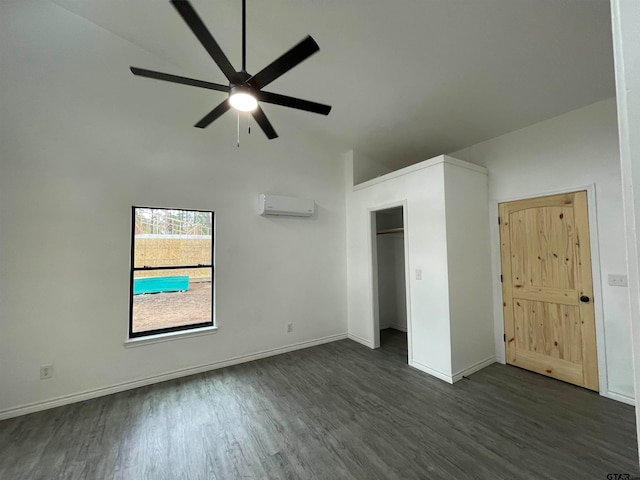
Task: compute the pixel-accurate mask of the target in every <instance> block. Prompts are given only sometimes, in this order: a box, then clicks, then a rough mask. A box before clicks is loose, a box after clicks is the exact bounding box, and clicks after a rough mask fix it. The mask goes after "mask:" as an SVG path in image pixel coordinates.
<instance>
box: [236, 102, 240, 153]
mask: <svg viewBox="0 0 640 480" xmlns="http://www.w3.org/2000/svg"><path fill="white" fill-rule="evenodd" d="M237 133H238V148H240V111H238V130H237Z"/></svg>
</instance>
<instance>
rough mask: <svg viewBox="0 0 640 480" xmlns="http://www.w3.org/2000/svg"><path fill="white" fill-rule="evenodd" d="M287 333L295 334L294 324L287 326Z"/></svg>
mask: <svg viewBox="0 0 640 480" xmlns="http://www.w3.org/2000/svg"><path fill="white" fill-rule="evenodd" d="M287 332H293V323H289V324H287Z"/></svg>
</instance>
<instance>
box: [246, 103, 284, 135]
mask: <svg viewBox="0 0 640 480" xmlns="http://www.w3.org/2000/svg"><path fill="white" fill-rule="evenodd" d="M251 115H253V118H254V119H255V120H256V122H257V123H258V125H260V128H261V129H262V131H263V132H264V134H265V135H266V136H267V138H268V139H269V140H272V139H274V138H278V134H277V133H276V131H275V130H274V129H273V126H272V125H271V122H270V121H269V119H268V118H267V116H266V115H265V114H264V112H263V111H262V109H261V108H260V107H258V108H256V109H255V110H254V111H252V112H251Z"/></svg>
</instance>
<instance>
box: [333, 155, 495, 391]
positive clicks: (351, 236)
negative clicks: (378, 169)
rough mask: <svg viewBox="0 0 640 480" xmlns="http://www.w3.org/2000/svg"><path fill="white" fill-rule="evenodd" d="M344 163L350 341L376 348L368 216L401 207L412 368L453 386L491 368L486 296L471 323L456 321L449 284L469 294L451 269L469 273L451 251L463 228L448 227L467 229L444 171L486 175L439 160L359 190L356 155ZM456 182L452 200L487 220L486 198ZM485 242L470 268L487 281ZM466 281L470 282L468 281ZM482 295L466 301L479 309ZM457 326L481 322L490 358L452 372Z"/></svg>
mask: <svg viewBox="0 0 640 480" xmlns="http://www.w3.org/2000/svg"><path fill="white" fill-rule="evenodd" d="M345 160H346V161H345V166H346V177H347V179H346V189H347V198H346V203H347V265H348V272H349V274H348V281H347V284H348V318H349V337H350V338H352V339H354V340H356V341H358V342H360V343H363V344H364V345H367V346H369V347H371V348H373V347H374V346H375V344H376V341H375V338H376V333H377V332H376V330H375V322H374V318H375V317H374V305H375V298H374V295H373V278H372V270H373V268H372V265H373V263H374V262H373V261H372V259H373V257H372V238H371V237H372V235H373V234H375V232H373V231H372V225H371V212H372V211H376V210H382V209H386V208H389V207H391V206H396V205H398V204H404V205H406V208H405V235H404V238H405V255H406V258H407V264H408V269H407V275H406V281H407V283H406V285H407V287H406V288H407V292H408V299H409V303H408V310H407V323H408V328H409V364H410V365H412V366H414V367H416V368H419V369H421V370H423V371H425V372H428V373H430V374H432V375H434V376H437V377H438V378H441V379H443V380H446V381H449V382H452V381H454V380H455V379H454V378H453V376H454V373H470V371H469V368H470V367H474V366H477V365H480V363H482V362H481V360H486V361H488V362H489V363H490V362H492V361H493V358H494V357H493V344H492V342H491V338H490V335H491V333H492V318H491V308H490V300H489V298H487V299H486V300H481V299H479V300H478V302H477V304H476V306H475V309H474V310H475V317H474V318H473V319H461V318H459V317H452V311H451V310H450V290H449V289H450V287H451V286H453V287H454V288H458V287H461V288H466V287H467V286H468V283H467V282H466V281H464V280H462V279H460V278H459V277H457V276H456V278H455V279H454V281H453V282H452V284H451V285H450V284H449V272H450V263H451V264H452V265H451V272H455V274H456V275H457V274H458V273H459V272H463V271H465V267H463V266H461V265H458V264H457V263H456V262H457V260H456V259H455V258H453V257H452V256H450V255H449V253H448V251H447V234H448V233H449V231H451V232H458V233H459V232H461V231H462V230H464V228H463V227H462V226H459V227H457V228H453V227H451V226H448V222H449V221H451V222H461V223H464V221H465V220H466V218H460V217H457V216H456V215H455V213H456V212H457V210H456V209H455V208H454V209H453V211H452V212H451V213H452V215H451V217H449V216H448V214H447V211H446V206H445V165H447V167H449V166H450V167H451V168H452V169H467V168H472V169H473V170H475V171H474V172H473V174H475V175H479V176H480V177H482V179H483V180H482V181H483V182H484V183H485V185H486V177H485V176H484V175H485V174H483V173H479V172H483V171H484V169H482V168H478V167H475V166H472V165H465V162H457V161H455V159H446V158H445V157H443V156H440V157H436V158H434V159H431V160H427V161H425V162H421V163H420V164H417V165H413V166H411V167H407V168H404V169H402V170H399V171H397V172H393V173H390V174H388V175H386V176H383V177H381V178H379V179H374V180H371V181H369V182H365V183H364V184H360V185H358V186H355V187H354V186H353V184H351V185H349V176H350V173H349V172H350V171H352V169H353V163H352V152H350V153H349V154H347V155H345ZM454 183H455V179H454V178H453V176H452V183H450V184H449V187H450V188H451V189H452V194H453V195H460V196H461V197H462V198H464V199H465V200H466V202H469V203H470V204H471V205H473V207H472V208H474V207H476V206H477V207H476V208H478V209H479V210H480V211H481V212H483V213H482V214H481V216H482V217H483V218H484V219H486V217H487V215H486V208H487V203H486V201H484V198H485V197H484V196H483V197H482V198H480V200H479V201H478V199H476V198H474V197H473V196H472V194H473V191H474V189H470V190H469V189H467V190H465V189H464V188H461V189H458V188H456V187H453V184H454ZM485 191H486V189H485ZM485 195H486V194H485ZM473 211H474V212H475V211H476V210H473ZM480 223H481V224H482V226H481V228H482V229H483V231H484V232H486V228H487V226H486V223H485V222H480ZM471 228H473V224H471V225H469V230H467V231H466V233H467V234H468V235H470V237H473V236H474V235H475V234H476V232H472V231H471V230H470V229H471ZM481 235H482V234H481ZM485 236H486V235H485ZM482 243H483V244H484V248H485V249H486V252H485V255H484V256H480V257H479V258H478V260H477V261H476V263H473V266H476V265H477V264H480V263H482V262H483V261H484V262H485V268H484V269H482V270H481V272H484V273H486V274H487V275H486V276H487V277H488V272H489V270H490V262H489V260H488V258H489V251H488V245H487V244H486V242H482ZM473 266H472V267H469V265H467V268H473ZM417 270H421V275H422V279H421V280H418V279H416V271H417ZM468 276H470V277H471V275H468ZM484 281H485V283H486V282H488V281H489V279H488V278H485V280H484ZM456 282H459V283H456ZM478 292H480V293H478ZM481 292H482V289H480V290H478V289H476V291H472V292H466V293H467V294H468V297H467V299H466V301H471V302H472V303H474V300H476V293H478V295H481ZM483 306H486V307H487V308H486V309H485V311H482V308H483ZM459 311H460V312H461V310H459V309H458V310H455V312H459ZM455 312H454V313H455ZM457 321H461V322H462V323H464V324H465V325H468V322H469V321H477V322H479V323H484V326H483V327H482V328H480V334H479V335H478V336H477V337H476V341H482V340H483V339H484V338H485V336H484V335H483V334H482V332H489V336H488V337H487V341H486V346H487V351H488V355H489V356H490V358H487V357H486V356H485V357H484V358H474V359H473V361H471V363H470V364H469V365H466V366H464V367H462V366H460V365H459V364H458V361H456V365H457V367H459V368H460V370H459V371H455V372H454V371H453V370H452V351H451V346H452V343H451V341H452V339H451V332H452V330H451V324H452V323H454V322H457ZM485 327H486V328H485ZM453 355H454V356H455V357H456V359H458V360H461V359H462V358H463V357H462V356H459V355H458V354H457V353H454V354H453ZM470 357H471V355H469V357H467V358H466V360H470ZM483 365H484V364H483Z"/></svg>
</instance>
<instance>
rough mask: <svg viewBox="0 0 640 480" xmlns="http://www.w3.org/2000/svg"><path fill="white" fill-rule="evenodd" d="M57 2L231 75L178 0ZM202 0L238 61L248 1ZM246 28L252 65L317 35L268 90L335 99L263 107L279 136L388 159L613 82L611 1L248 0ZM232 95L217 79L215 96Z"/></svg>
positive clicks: (455, 144)
mask: <svg viewBox="0 0 640 480" xmlns="http://www.w3.org/2000/svg"><path fill="white" fill-rule="evenodd" d="M53 1H54V3H56V4H58V5H59V6H61V7H63V8H65V9H67V10H69V11H72V12H74V13H76V14H78V15H80V16H81V17H84V18H85V19H87V20H88V21H90V22H93V23H94V24H97V25H99V26H101V27H103V28H105V29H107V30H109V31H110V32H112V33H114V34H116V35H118V36H120V37H122V38H124V39H126V40H128V41H130V42H132V43H133V44H135V45H137V46H139V47H141V48H143V49H145V50H147V51H149V52H151V53H153V54H155V55H157V56H158V57H160V58H161V59H163V60H164V61H168V62H170V63H171V64H173V65H175V68H174V69H173V71H171V72H169V73H174V74H177V75H184V76H191V77H195V78H199V79H203V80H210V81H214V82H219V83H226V81H225V79H224V76H223V75H222V73H221V72H220V71H219V70H218V69H217V67H216V66H215V64H214V63H213V61H212V60H211V58H210V57H209V56H208V54H207V53H206V52H205V50H204V49H203V48H202V47H201V46H200V44H199V43H198V41H197V39H196V38H195V37H194V35H193V34H192V33H191V31H190V30H189V29H188V27H187V26H186V24H185V23H184V22H183V20H182V19H181V18H180V17H179V15H178V14H177V13H176V11H175V10H174V9H173V7H172V6H171V5H170V4H169V2H168V1H164V0H53ZM192 3H193V5H194V7H195V8H196V10H197V11H198V12H199V14H200V16H201V17H202V19H203V20H204V22H205V24H206V25H207V26H208V27H209V29H210V31H211V33H212V34H213V36H214V37H215V38H216V40H217V41H218V43H219V44H220V45H221V47H222V48H223V50H224V51H225V52H226V54H227V56H228V57H229V59H230V60H231V62H232V63H233V64H234V66H235V67H236V68H238V69H239V66H240V65H239V63H240V48H241V47H240V41H241V31H240V14H241V2H240V0H215V1H214V0H194V1H193V2H192ZM247 28H248V33H247V40H248V46H247V70H248V71H249V73H257V71H258V70H260V69H261V68H262V67H263V66H265V65H267V64H268V63H270V62H271V61H272V60H274V59H275V58H276V57H278V56H279V55H280V54H282V53H284V51H286V50H287V49H289V48H290V47H292V46H293V45H294V44H296V43H297V42H298V41H300V40H301V39H302V38H304V36H306V35H307V34H310V35H312V36H313V37H314V38H315V40H316V41H317V42H318V44H319V45H320V52H319V53H317V54H316V55H314V56H313V57H311V58H310V59H309V60H307V61H306V62H304V63H303V64H301V65H299V66H298V67H296V68H295V69H294V70H292V71H290V72H288V73H287V74H286V75H284V76H283V77H281V78H279V79H278V80H276V81H275V82H273V83H272V84H271V85H269V88H268V90H270V91H274V92H277V93H282V94H286V95H292V96H299V97H301V98H306V99H309V100H313V101H317V102H321V103H328V104H331V105H333V110H332V112H331V114H330V115H329V116H328V117H323V116H320V115H314V114H311V113H306V112H300V111H295V110H290V109H286V108H283V107H278V106H274V105H266V106H264V110H265V112H266V113H267V115H268V116H269V118H270V119H271V121H272V123H273V125H274V127H275V129H276V131H278V133H279V134H280V135H281V138H279V139H276V140H273V141H276V142H277V141H286V140H284V139H286V137H287V135H288V133H287V130H288V126H293V125H295V129H303V130H308V131H310V132H313V133H314V134H317V135H318V136H320V138H326V139H327V141H331V142H335V144H336V145H338V146H339V147H340V148H342V149H344V150H347V149H349V148H354V149H356V150H359V151H361V152H362V153H364V154H365V155H367V156H369V157H371V158H374V159H376V160H378V161H380V162H381V163H384V164H386V165H387V166H389V167H391V168H399V167H402V166H405V165H409V164H411V163H415V162H417V161H420V160H424V159H427V158H430V157H432V156H435V155H438V154H441V153H447V152H452V151H455V150H458V149H460V148H464V147H466V146H469V145H472V144H474V143H477V142H480V141H483V140H487V139H490V138H493V137H496V136H499V135H501V134H504V133H507V132H511V131H514V130H517V129H519V128H522V127H525V126H528V125H531V124H533V123H536V122H539V121H541V120H544V119H547V118H551V117H554V116H557V115H559V114H562V113H564V112H567V111H570V110H573V109H575V108H578V107H581V106H584V105H588V104H591V103H594V102H596V101H599V100H602V99H604V98H609V97H612V96H614V95H615V86H614V76H613V75H614V74H613V55H612V44H611V25H610V16H609V1H608V0H395V1H382V0H270V1H268V2H266V1H258V0H247ZM128 62H129V60H128V59H127V58H123V59H122V68H124V69H126V68H128V66H129V63H128ZM136 66H139V67H143V68H149V69H158V70H160V69H161V68H158V65H153V64H147V65H136ZM162 70H164V69H162ZM140 81H141V82H145V81H148V82H152V81H153V80H148V79H142V78H141V79H140ZM170 88H175V91H176V95H180V94H181V92H182V91H183V90H182V89H185V88H191V87H185V86H180V85H172V86H170ZM223 95H224V94H223V93H220V92H211V96H212V101H211V108H213V107H214V106H215V105H217V104H218V103H219V101H221V100H222V98H224V96H223ZM159 101H161V99H159ZM208 109H209V107H208V106H207V108H205V109H204V110H198V111H194V112H193V123H195V122H196V121H197V120H199V119H200V118H201V117H202V116H203V114H204V113H206V111H208ZM208 128H216V124H215V123H214V124H212V125H211V126H210V127H208ZM290 134H292V135H293V134H294V132H291V133H290ZM265 141H267V140H266V138H265Z"/></svg>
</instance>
